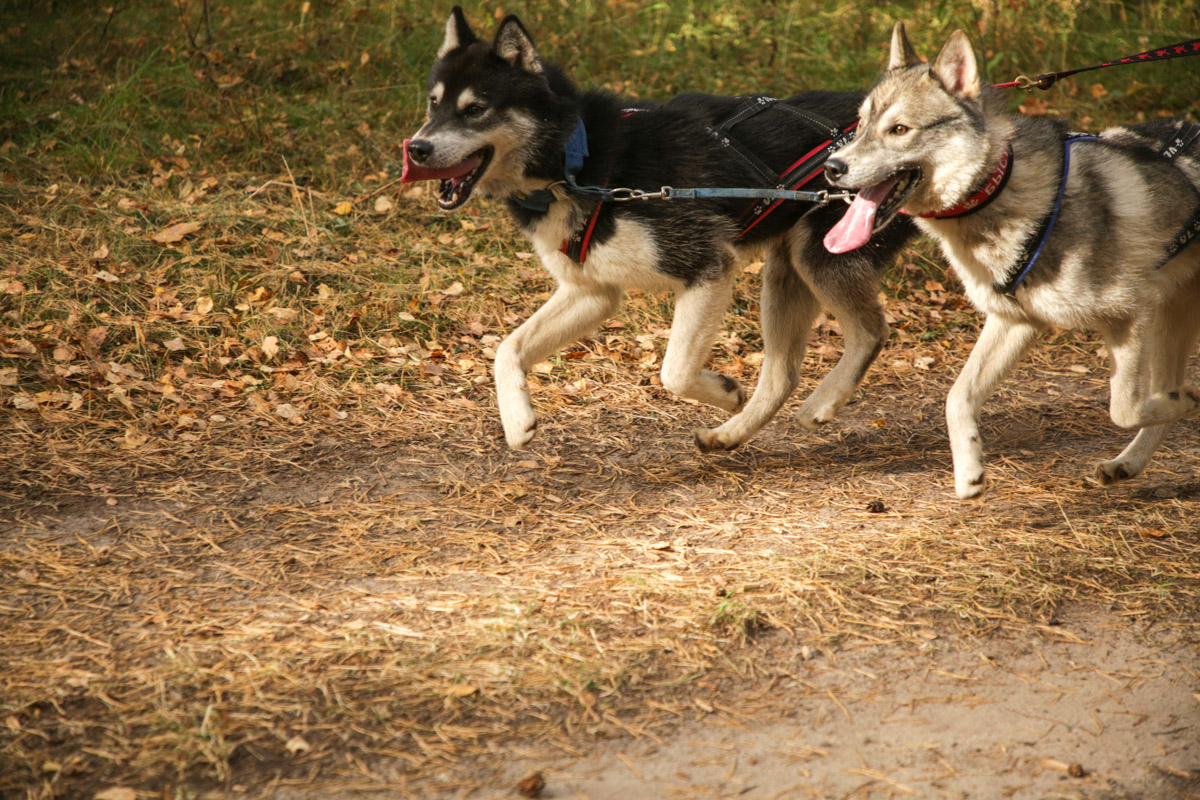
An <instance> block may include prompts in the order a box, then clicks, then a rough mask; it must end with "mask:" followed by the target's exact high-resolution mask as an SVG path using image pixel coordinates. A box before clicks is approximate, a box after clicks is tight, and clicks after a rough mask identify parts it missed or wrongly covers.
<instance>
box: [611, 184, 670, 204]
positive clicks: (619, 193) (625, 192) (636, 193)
mask: <svg viewBox="0 0 1200 800" xmlns="http://www.w3.org/2000/svg"><path fill="white" fill-rule="evenodd" d="M669 195H670V190H669V187H663V189H662V190H660V191H657V192H647V191H645V190H643V189H629V188H627V187H624V186H622V187H619V188H617V189H609V190H608V199H609V200H611V201H613V202H615V203H624V202H627V201H629V200H654V199H658V198H663V199H666V198H667V197H668V196H669Z"/></svg>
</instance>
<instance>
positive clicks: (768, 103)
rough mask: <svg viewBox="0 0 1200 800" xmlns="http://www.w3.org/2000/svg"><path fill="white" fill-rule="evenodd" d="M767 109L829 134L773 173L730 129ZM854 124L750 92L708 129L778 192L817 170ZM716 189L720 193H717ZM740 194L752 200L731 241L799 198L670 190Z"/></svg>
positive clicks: (701, 193)
mask: <svg viewBox="0 0 1200 800" xmlns="http://www.w3.org/2000/svg"><path fill="white" fill-rule="evenodd" d="M767 109H779V110H780V111H785V112H787V113H789V114H791V115H792V116H794V117H796V118H798V119H799V120H801V121H802V122H804V124H806V125H808V126H809V127H811V128H816V129H817V130H818V131H820V132H821V133H822V134H824V135H825V136H828V137H829V138H828V139H827V140H826V141H825V142H824V143H822V144H820V145H818V146H817V147H816V148H814V149H813V150H812V151H810V152H808V153H806V154H805V155H803V156H801V157H800V159H799V160H797V161H796V162H795V163H793V164H792V165H791V166H790V167H788V168H787V169H785V170H784V171H783V172H781V173H779V174H778V175H776V174H775V172H774V170H772V169H771V168H770V167H769V166H767V164H766V163H765V162H763V160H762V159H760V158H759V157H758V156H757V155H755V154H754V153H753V152H752V151H751V150H750V149H749V148H747V147H746V146H745V145H743V144H742V143H741V142H739V141H738V140H737V138H736V137H735V136H734V135H733V129H734V128H735V127H736V126H737V125H739V124H740V123H742V122H745V121H746V120H748V119H750V118H751V117H753V116H755V115H757V114H761V113H762V112H763V111H766V110H767ZM857 126H858V122H857V121H856V122H855V123H854V124H853V125H851V126H850V127H848V128H846V129H845V130H842V129H840V128H839V127H838V125H837V123H835V122H833V121H831V120H829V119H826V118H825V117H823V116H822V115H820V114H817V113H814V112H812V111H806V110H805V109H801V108H796V107H795V106H791V105H788V104H787V103H784V102H780V101H779V100H777V99H776V98H774V97H771V96H769V95H749V96H747V97H745V98H744V99H743V101H742V105H741V107H740V108H739V109H738V110H736V111H735V112H734V113H733V114H731V115H730V116H728V117H726V118H725V119H724V120H722V121H721V122H720V123H719V124H717V125H715V126H713V127H711V128H709V129H708V132H709V133H710V134H711V135H712V136H713V138H715V139H716V140H717V141H718V142H719V143H720V144H721V146H722V147H725V148H727V149H728V150H730V151H731V152H733V153H734V154H735V155H737V156H738V158H740V159H741V161H742V163H744V164H745V165H746V166H747V167H749V168H750V169H751V170H753V171H754V172H755V174H757V175H758V177H759V179H760V180H761V181H762V182H763V184H765V185H766V186H767V187H770V188H771V189H774V190H779V191H780V192H789V191H790V192H794V191H796V190H797V189H799V188H800V187H801V186H803V185H804V184H806V183H808V182H809V181H810V180H812V179H813V178H815V177H816V176H817V175H819V174H820V172H821V166H822V165H824V163H825V161H826V160H827V159H828V158H829V156H830V155H831V154H833V153H834V152H835V151H836V150H838V149H840V148H841V147H843V146H845V145H846V144H847V143H849V142H850V140H851V139H853V138H854V129H855V128H856V127H857ZM718 191H719V192H720V194H717V193H716V192H718ZM739 196H741V197H750V198H753V199H754V202H753V203H751V204H750V205H749V206H748V207H747V208H746V210H745V211H743V212H742V213H741V214H740V215H738V222H740V223H745V226H744V227H743V228H742V231H741V232H740V233H739V234H738V235H737V236H736V237H734V241H737V240H739V239H742V238H743V237H744V236H746V234H748V233H749V232H750V231H751V230H752V229H753V228H754V226H756V225H758V223H760V222H762V221H763V219H765V218H766V217H767V215H769V214H770V213H771V212H773V211H774V210H775V209H776V208H778V207H779V206H780V204H781V203H783V201H784V200H796V199H801V198H799V197H796V196H790V195H784V194H780V195H771V194H766V193H765V192H762V193H750V192H747V193H745V194H738V193H735V191H734V190H731V189H720V190H709V191H708V192H706V191H705V189H703V188H698V189H696V190H695V191H694V193H693V192H690V191H689V192H688V193H687V194H681V193H680V192H679V190H677V189H674V190H672V197H679V198H682V197H695V198H705V197H714V198H715V197H739ZM747 220H748V221H747Z"/></svg>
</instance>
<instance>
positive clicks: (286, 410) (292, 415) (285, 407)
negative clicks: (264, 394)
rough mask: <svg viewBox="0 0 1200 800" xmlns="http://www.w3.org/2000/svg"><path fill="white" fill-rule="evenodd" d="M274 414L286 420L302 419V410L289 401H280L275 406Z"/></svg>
mask: <svg viewBox="0 0 1200 800" xmlns="http://www.w3.org/2000/svg"><path fill="white" fill-rule="evenodd" d="M275 416H277V417H282V418H283V419H286V420H289V421H290V420H294V419H303V417H304V412H303V411H301V410H300V409H298V408H296V407H295V406H294V405H292V404H291V403H281V404H279V405H278V406H276V407H275Z"/></svg>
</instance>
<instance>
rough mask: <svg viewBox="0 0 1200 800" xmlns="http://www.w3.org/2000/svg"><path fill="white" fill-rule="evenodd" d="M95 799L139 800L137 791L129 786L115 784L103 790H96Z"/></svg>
mask: <svg viewBox="0 0 1200 800" xmlns="http://www.w3.org/2000/svg"><path fill="white" fill-rule="evenodd" d="M93 800H137V792H135V791H134V790H133V789H130V788H129V787H128V786H113V787H111V788H109V789H105V790H104V791H102V792H96V794H95V797H94V798H93Z"/></svg>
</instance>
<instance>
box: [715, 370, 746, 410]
mask: <svg viewBox="0 0 1200 800" xmlns="http://www.w3.org/2000/svg"><path fill="white" fill-rule="evenodd" d="M713 375H714V376H715V377H716V379H717V380H718V381H720V383H721V388H722V389H723V390H724V394H723V396H722V398H721V399H720V400H719V401H718V402H717V403H716V404H715V405H716V406H717V408H720V409H722V410H724V411H728V412H729V413H730V414H736V413H738V412H739V411H741V410H742V409H743V408H745V406H746V401H747V400H749V399H750V393H749V392H747V391H746V387H745V386H742V385H741V384H740V383H738V382H737V380H736V379H734V378H731V377H729V376H728V375H722V374H721V373H719V372H714V373H713Z"/></svg>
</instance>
